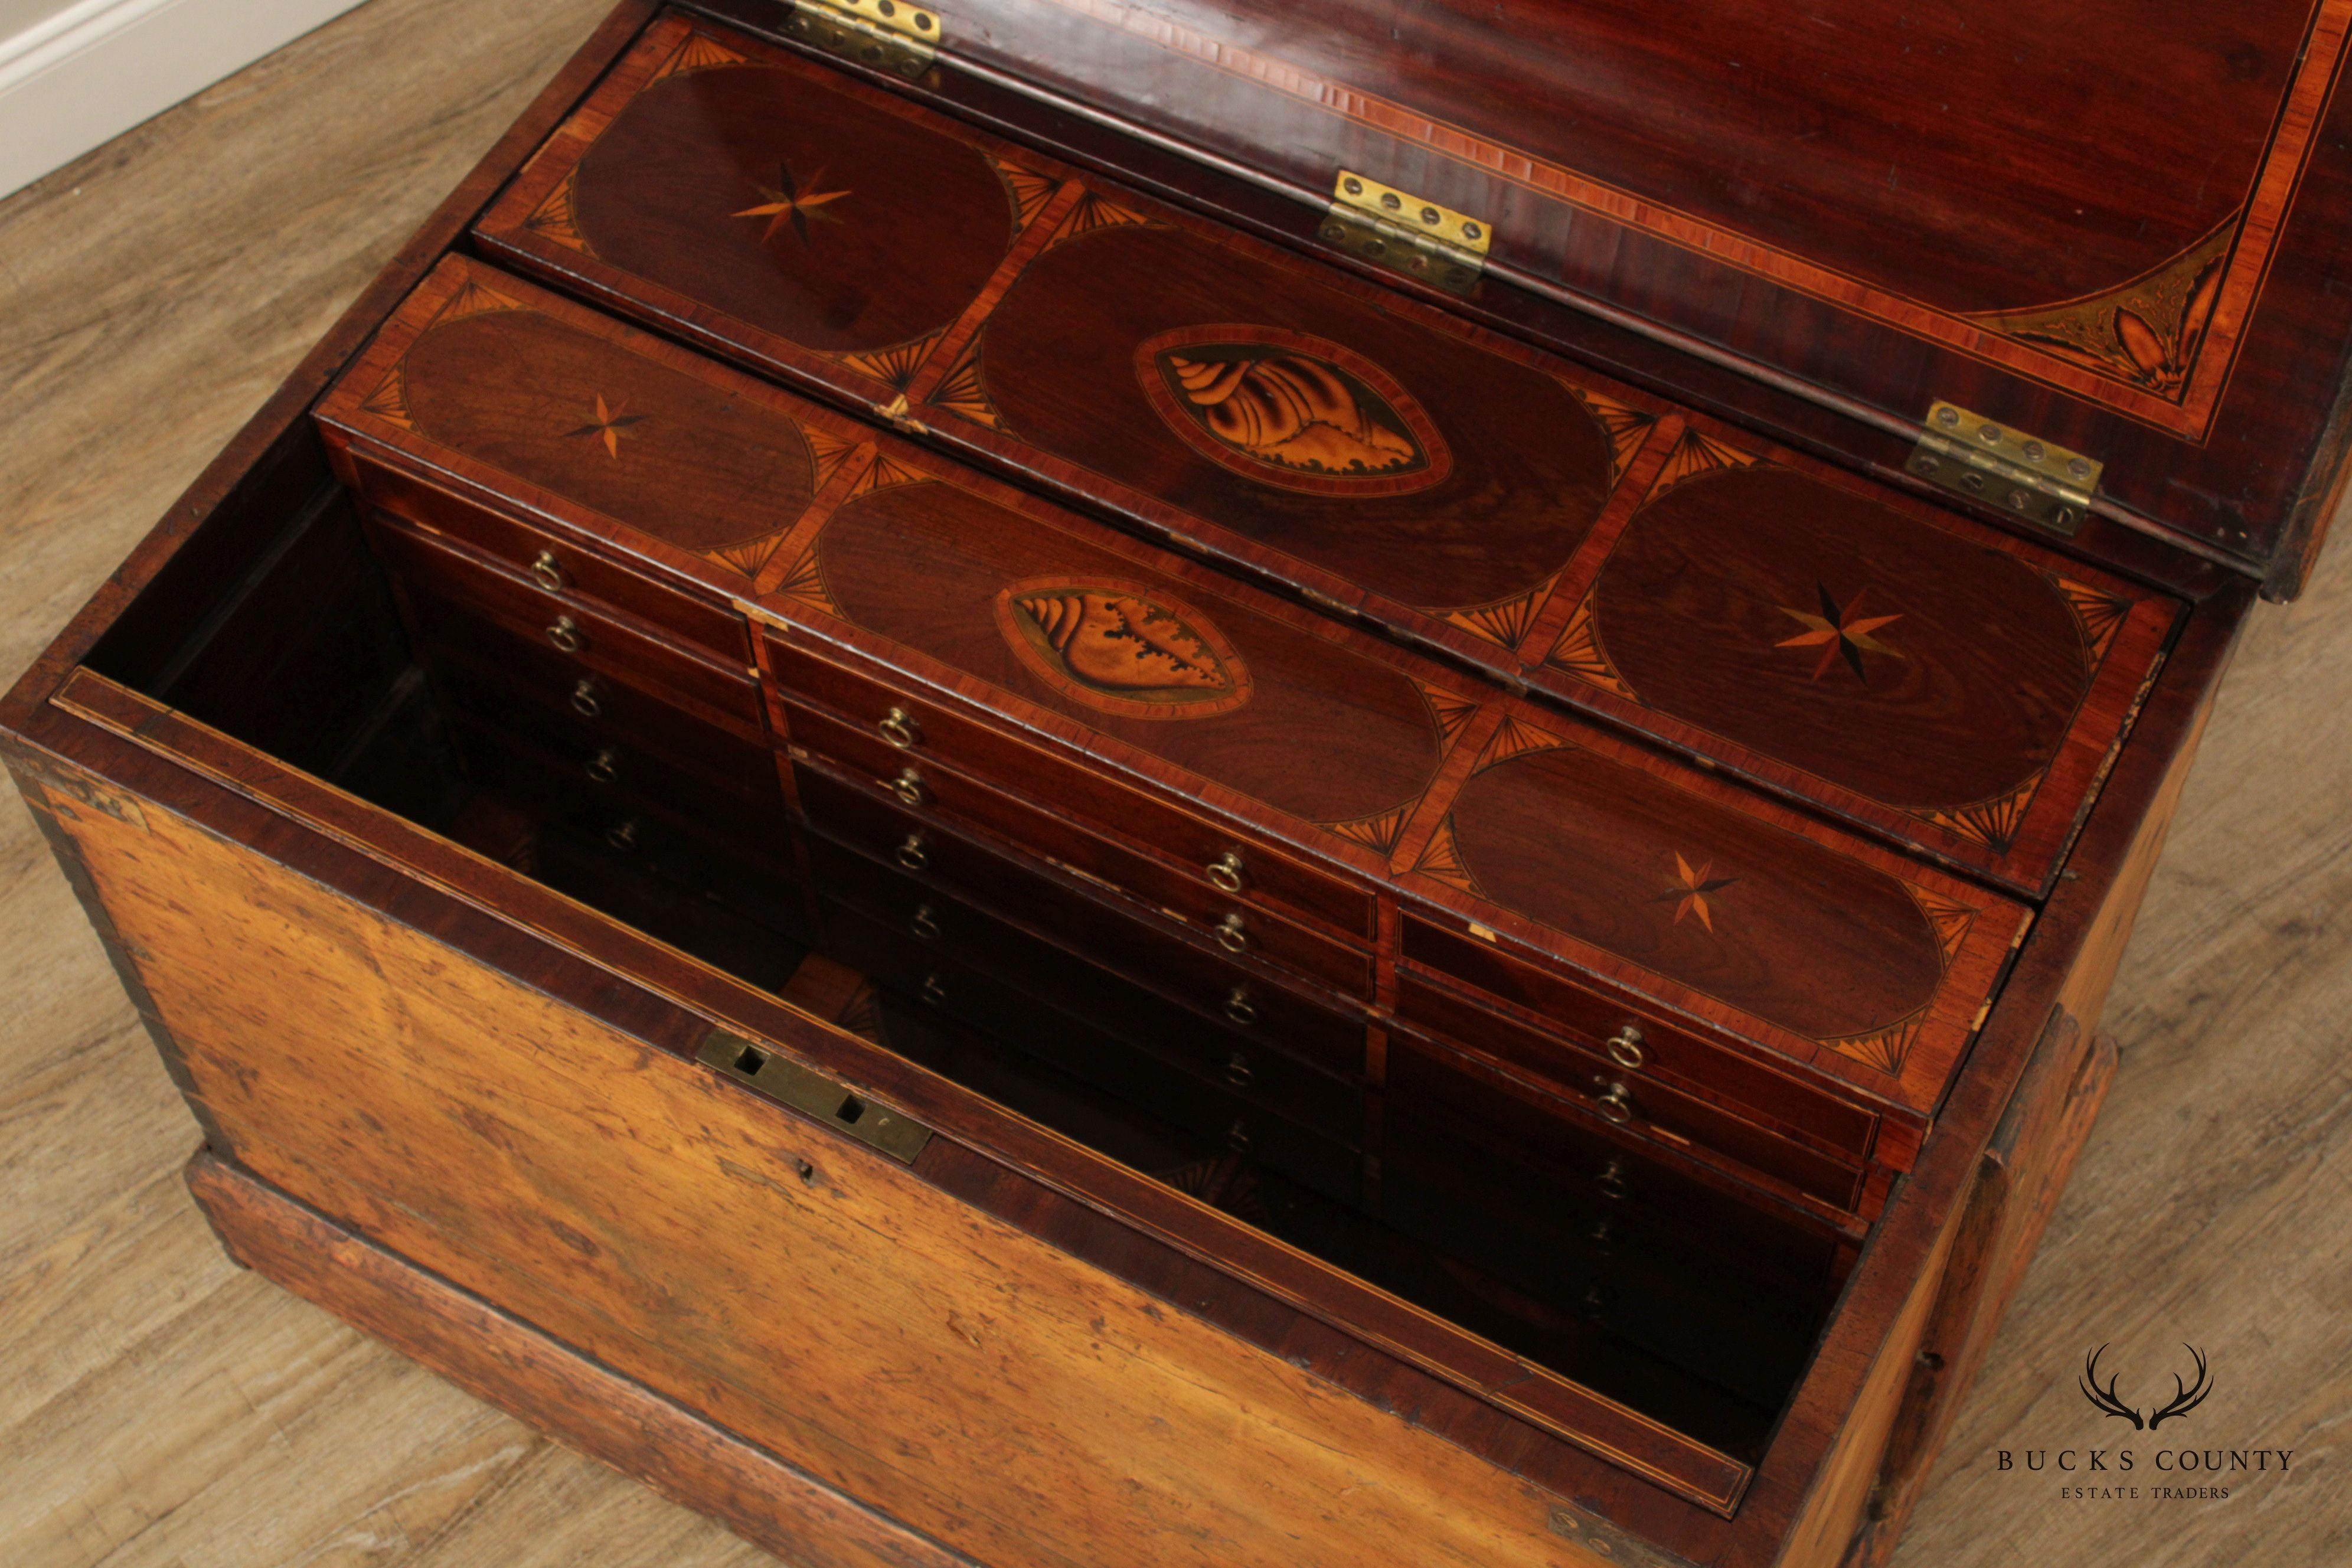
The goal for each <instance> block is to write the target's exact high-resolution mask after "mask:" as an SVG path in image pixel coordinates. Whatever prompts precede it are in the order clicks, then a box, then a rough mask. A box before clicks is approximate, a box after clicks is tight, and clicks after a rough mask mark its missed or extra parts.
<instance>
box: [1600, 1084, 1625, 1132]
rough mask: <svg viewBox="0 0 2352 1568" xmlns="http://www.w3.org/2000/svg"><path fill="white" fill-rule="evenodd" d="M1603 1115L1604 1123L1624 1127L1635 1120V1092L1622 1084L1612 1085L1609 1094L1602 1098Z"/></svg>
mask: <svg viewBox="0 0 2352 1568" xmlns="http://www.w3.org/2000/svg"><path fill="white" fill-rule="evenodd" d="M1600 1104H1601V1118H1602V1119H1603V1120H1604V1121H1613V1122H1615V1123H1616V1124H1617V1125H1618V1126H1620V1127H1622V1126H1624V1125H1625V1124H1626V1123H1627V1122H1629V1121H1633V1090H1632V1089H1627V1088H1626V1087H1625V1086H1624V1085H1623V1084H1622V1083H1612V1084H1611V1085H1610V1086H1609V1092H1608V1093H1606V1094H1604V1095H1602V1096H1601V1101H1600Z"/></svg>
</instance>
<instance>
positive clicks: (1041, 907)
mask: <svg viewBox="0 0 2352 1568" xmlns="http://www.w3.org/2000/svg"><path fill="white" fill-rule="evenodd" d="M795 772H796V774H797V776H798V780H799V788H800V802H801V809H802V810H803V811H804V812H806V813H807V814H808V816H809V819H810V821H811V822H812V823H814V825H815V826H817V828H818V829H820V830H821V831H823V832H825V833H830V834H832V835H833V836H835V837H838V838H841V839H844V840H845V841H846V842H848V843H851V844H854V845H856V847H859V848H861V849H864V850H865V851H866V853H868V854H870V855H872V856H874V857H876V858H887V859H893V860H895V861H897V862H898V865H899V866H901V867H903V868H905V869H907V870H908V872H910V873H912V874H914V875H917V876H921V877H927V878H931V879H936V880H938V881H940V882H941V883H943V884H945V885H947V886H950V887H961V888H965V889H970V890H971V891H972V892H973V893H975V894H977V895H979V896H981V897H982V898H986V899H990V900H994V901H995V902H997V903H999V904H1001V905H1002V906H1003V907H1004V908H1005V909H1007V910H1012V911H1013V912H1015V913H1018V914H1021V915H1023V916H1024V917H1025V918H1028V919H1031V920H1034V921H1039V922H1040V923H1041V924H1047V925H1049V926H1050V925H1052V924H1055V923H1058V922H1059V921H1065V920H1071V921H1072V923H1073V925H1074V926H1075V927H1076V929H1073V930H1072V931H1070V932H1069V936H1070V940H1072V941H1073V942H1081V943H1083V942H1084V940H1085V935H1086V933H1085V930H1084V925H1085V909H1086V906H1084V905H1083V904H1076V903H1075V902H1074V901H1073V900H1072V899H1071V895H1070V893H1069V891H1068V889H1066V887H1065V886H1063V885H1060V884H1057V883H1055V882H1053V881H1049V880H1047V879H1045V878H1042V877H1039V876H1036V875H1034V873H1032V872H1031V871H1029V870H1028V869H1026V868H1024V867H1021V866H1019V865H1017V864H1015V863H1014V862H1013V860H1011V859H1009V858H1006V857H1005V856H1004V855H1003V853H1001V852H999V851H998V850H997V849H994V848H992V847H984V846H982V844H980V843H978V842H976V841H974V840H972V839H971V838H969V837H965V836H964V835H963V834H961V832H958V831H955V830H954V829H951V828H950V827H948V826H945V825H944V824H942V823H941V822H940V821H939V820H938V819H937V818H936V817H930V816H925V815H923V814H921V813H919V812H918V811H914V810H909V809H908V808H907V807H905V806H903V805H899V804H898V801H899V800H901V799H904V798H906V797H907V796H909V795H913V796H917V797H919V798H927V797H928V796H929V787H930V786H929V783H928V781H926V780H924V779H923V777H922V775H920V774H919V773H916V772H915V771H914V770H911V769H907V770H901V771H900V772H899V773H898V774H896V775H895V776H893V777H892V778H890V779H887V780H883V781H877V782H878V784H879V786H880V787H881V788H887V787H889V786H891V785H896V786H897V790H896V792H895V794H894V795H891V796H885V795H882V794H881V793H880V788H877V787H876V785H875V784H852V783H850V782H848V781H846V780H845V778H844V777H843V776H842V775H840V774H837V773H832V772H830V771H829V770H827V769H824V768H823V767H820V766H816V765H814V764H808V763H803V764H799V765H798V766H797V767H796V769H795ZM1204 891H1205V890H1204ZM1180 892H1181V893H1182V894H1185V895H1189V894H1190V893H1191V892H1192V889H1190V888H1189V887H1180ZM1186 901H1187V902H1190V903H1192V904H1193V905H1194V907H1193V908H1192V909H1189V910H1188V909H1185V908H1182V907H1179V906H1172V905H1161V906H1159V907H1158V910H1157V912H1158V913H1159V914H1160V915H1161V916H1164V917H1167V918H1170V919H1172V920H1174V921H1181V922H1182V924H1183V926H1184V928H1185V929H1186V930H1187V931H1188V933H1189V934H1191V935H1192V936H1193V937H1195V938H1199V937H1203V936H1205V937H1208V938H1210V939H1212V940H1213V941H1214V942H1216V944H1217V946H1218V947H1219V948H1221V949H1223V951H1225V952H1231V953H1234V955H1236V956H1241V955H1247V956H1248V957H1251V958H1255V959H1257V960H1259V961H1260V962H1262V963H1270V964H1273V965H1275V966H1276V967H1277V968H1280V969H1286V970H1289V971H1291V972H1293V973H1297V974H1300V975H1304V976H1306V977H1307V978H1308V979H1310V980H1315V981H1318V982H1320V983H1321V984H1326V985H1328V986H1331V987H1332V988H1333V989H1335V990H1339V991H1343V992H1347V993H1349V994H1354V995H1356V996H1359V997H1360V998H1362V999H1364V1000H1367V1001H1369V1000H1370V995H1371V983H1372V974H1371V958H1370V954H1369V953H1366V952H1363V951H1362V950H1360V949H1357V948H1350V947H1347V946H1344V945H1342V944H1341V943H1339V942H1333V941H1331V940H1330V939H1329V938H1328V937H1322V936H1318V935H1317V934H1316V933H1314V932H1312V931H1307V929H1306V928H1304V927H1302V926H1298V925H1294V924H1292V923H1291V922H1290V921H1285V920H1280V919H1277V918H1276V917H1275V916H1272V915H1268V914H1265V913H1264V912H1262V911H1259V910H1247V909H1244V908H1242V907H1240V906H1238V905H1236V904H1234V903H1232V902H1230V901H1222V902H1221V901H1217V900H1213V899H1211V898H1207V897H1202V898H1200V899H1197V900H1193V899H1190V898H1189V897H1188V898H1187V900H1186ZM1073 916H1075V917H1076V918H1075V919H1073Z"/></svg>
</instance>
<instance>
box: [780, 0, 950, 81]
mask: <svg viewBox="0 0 2352 1568" xmlns="http://www.w3.org/2000/svg"><path fill="white" fill-rule="evenodd" d="M784 31H785V32H787V33H789V34H791V35H792V36H793V37H795V38H798V39H799V40H800V41H801V42H803V43H805V44H811V45H814V46H815V47H817V48H820V49H823V50H824V52H825V53H826V54H829V55H835V56H838V57H839V58H843V59H845V60H855V61H856V62H857V63H858V64H860V65H866V66H872V67H873V68H875V69H877V70H887V71H891V72H894V73H896V74H897V75H899V76H903V77H906V78H908V79H910V80H911V79H914V78H916V77H919V76H921V75H922V74H923V73H924V72H925V71H927V70H929V69H930V68H931V61H932V60H933V58H936V57H937V55H938V53H939V43H940V34H941V32H942V25H941V23H940V14H939V13H938V12H937V11H934V10H932V9H931V8H930V7H929V6H928V5H908V4H907V3H906V0H798V4H796V5H794V6H793V14H792V16H789V17H787V18H786V19H785V21H784Z"/></svg>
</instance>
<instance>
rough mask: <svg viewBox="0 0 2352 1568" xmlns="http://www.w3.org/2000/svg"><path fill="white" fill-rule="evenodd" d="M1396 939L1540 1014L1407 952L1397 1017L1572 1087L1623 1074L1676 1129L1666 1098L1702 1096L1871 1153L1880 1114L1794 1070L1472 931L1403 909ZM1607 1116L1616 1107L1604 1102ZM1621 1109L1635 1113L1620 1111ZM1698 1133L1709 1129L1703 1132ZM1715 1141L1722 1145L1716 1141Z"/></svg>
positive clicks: (1701, 1106)
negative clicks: (1443, 976) (1482, 995)
mask: <svg viewBox="0 0 2352 1568" xmlns="http://www.w3.org/2000/svg"><path fill="white" fill-rule="evenodd" d="M1405 949H1406V952H1408V953H1409V954H1410V955H1411V956H1412V959H1413V960H1414V961H1415V962H1416V963H1427V964H1431V965H1433V967H1436V968H1440V969H1443V970H1444V971H1445V972H1446V973H1449V974H1451V975H1452V976H1454V978H1455V979H1456V980H1462V981H1467V982H1468V983H1469V984H1474V985H1478V986H1480V987H1481V988H1482V989H1483V990H1484V991H1486V993H1487V994H1489V995H1490V996H1494V997H1499V998H1507V999H1508V1000H1510V1001H1513V1002H1517V1003H1519V1004H1520V1005H1524V1006H1528V1007H1530V1008H1533V1009H1535V1010H1536V1011H1537V1012H1538V1013H1539V1015H1540V1016H1541V1020H1542V1022H1541V1025H1540V1026H1538V1025H1537V1024H1535V1023H1531V1022H1529V1021H1528V1019H1525V1018H1522V1017H1518V1016H1513V1015H1511V1014H1508V1013H1505V1012H1502V1011H1498V1010H1497V1009H1496V1007H1495V1006H1494V1005H1489V1004H1486V1003H1482V1002H1479V1001H1477V1000H1475V999H1474V998H1473V997H1472V996H1470V995H1468V994H1465V993H1463V992H1460V991H1456V990H1454V988H1453V987H1452V986H1449V985H1445V984H1441V983H1439V982H1437V981H1434V980H1433V979H1431V978H1430V977H1429V976H1428V975H1426V974H1424V973H1421V972H1420V971H1419V970H1418V969H1417V968H1415V967H1414V964H1413V963H1405V964H1401V965H1399V966H1398V969H1397V1001H1396V1007H1397V1016H1398V1017H1400V1018H1401V1019H1402V1020H1404V1021H1405V1022H1407V1023H1409V1024H1411V1025H1413V1026H1417V1027H1419V1028H1422V1029H1424V1030H1427V1031H1428V1032H1429V1033H1431V1034H1433V1035H1435V1036H1438V1037H1442V1038H1449V1039H1452V1040H1454V1041H1457V1042H1459V1043H1461V1044H1463V1045H1466V1046H1469V1047H1472V1048H1474V1049H1475V1050H1478V1051H1481V1052H1484V1053H1485V1054H1486V1055H1488V1056H1492V1057H1495V1058H1499V1059H1500V1060H1503V1061H1507V1062H1508V1063H1510V1064H1511V1065H1512V1066H1513V1067H1516V1068H1519V1069H1521V1070H1523V1071H1526V1072H1529V1073H1533V1074H1535V1075H1536V1076H1537V1077H1538V1078H1542V1079H1548V1080H1549V1081H1551V1082H1553V1083H1557V1084H1559V1085H1560V1086H1562V1087H1563V1088H1566V1089H1570V1090H1573V1091H1574V1092H1576V1093H1579V1094H1606V1093H1607V1092H1608V1091H1609V1089H1610V1087H1611V1086H1612V1085H1613V1084H1617V1083H1622V1084H1625V1085H1626V1086H1628V1091H1629V1093H1631V1094H1632V1095H1633V1098H1634V1100H1635V1101H1636V1102H1638V1103H1639V1104H1640V1105H1641V1106H1642V1107H1643V1110H1642V1111H1641V1112H1640V1113H1638V1114H1639V1117H1640V1119H1643V1120H1647V1121H1654V1122H1658V1123H1659V1124H1660V1125H1663V1126H1668V1127H1669V1128H1670V1129H1671V1130H1674V1131H1682V1132H1683V1133H1684V1134H1685V1136H1691V1137H1697V1136H1699V1135H1698V1134H1697V1133H1696V1132H1694V1131H1690V1129H1689V1128H1688V1127H1687V1126H1685V1125H1681V1124H1678V1123H1677V1122H1675V1121H1670V1120H1668V1119H1666V1118H1664V1117H1663V1116H1662V1115H1661V1112H1662V1110H1663V1109H1664V1107H1665V1106H1666V1105H1668V1104H1675V1105H1681V1106H1687V1107H1689V1108H1690V1110H1691V1112H1692V1114H1705V1113H1706V1109H1707V1106H1708V1104H1709V1102H1712V1104H1713V1105H1714V1106H1719V1107H1727V1108H1729V1109H1730V1110H1732V1111H1733V1112H1734V1113H1735V1114H1736V1115H1737V1116H1738V1118H1739V1119H1740V1120H1741V1121H1743V1122H1762V1123H1765V1124H1767V1125H1768V1126H1769V1127H1770V1128H1771V1129H1772V1130H1773V1131H1776V1132H1779V1133H1780V1134H1782V1135H1785V1136H1789V1137H1790V1138H1792V1139H1793V1140H1794V1141H1795V1142H1799V1143H1802V1144H1810V1145H1811V1146H1813V1147H1815V1148H1817V1149H1819V1150H1821V1151H1822V1152H1825V1153H1829V1154H1832V1155H1834V1156H1837V1157H1841V1158H1843V1159H1844V1160H1846V1161H1848V1162H1851V1163H1862V1162H1864V1161H1866V1160H1867V1159H1869V1158H1870V1156H1871V1155H1872V1153H1873V1152H1874V1150H1873V1143H1874V1135H1875V1133H1876V1131H1877V1129H1878V1117H1877V1115H1876V1114H1875V1113H1874V1112H1872V1111H1869V1110H1864V1109H1863V1108H1861V1107H1860V1106H1856V1105H1853V1104H1849V1103H1848V1102H1846V1101H1844V1100H1833V1099H1831V1098H1830V1097H1828V1096H1826V1095H1823V1094H1821V1093H1820V1092H1818V1091H1817V1090H1815V1089H1811V1088H1809V1087H1808V1086H1806V1085H1804V1084H1801V1083H1800V1082H1798V1081H1797V1080H1796V1079H1791V1078H1789V1077H1786V1076H1785V1075H1783V1074H1780V1073H1776V1072H1773V1071H1771V1070H1769V1068H1763V1067H1760V1066H1759V1065H1757V1064H1756V1063H1754V1062H1751V1061H1749V1060H1748V1059H1747V1058H1743V1057H1737V1056H1734V1055H1732V1054H1731V1053H1730V1052H1728V1051H1725V1050H1722V1049H1720V1048H1718V1047H1713V1046H1707V1045H1703V1044H1701V1043H1700V1042H1698V1041H1697V1040H1695V1039H1693V1038H1692V1037H1690V1036H1689V1035H1687V1034H1685V1033H1684V1032H1683V1031H1682V1030H1679V1029H1676V1028H1674V1027H1671V1026H1668V1025H1665V1024H1663V1023H1660V1022H1659V1021H1658V1020H1657V1019H1656V1018H1654V1017H1653V1016H1650V1015H1649V1014H1646V1013H1638V1012H1634V1011H1633V1010H1631V1009H1629V1008H1625V1007H1622V1006H1619V1005H1612V1004H1611V1003H1609V1002H1608V1001H1607V1000H1605V999H1604V998H1602V997H1601V996H1598V995H1596V994H1592V993H1591V992H1588V991H1584V990H1582V989H1580V988H1579V987H1577V986H1573V985H1570V984H1567V983H1565V982H1563V981H1560V980H1559V979H1557V978H1556V977H1554V976H1552V975H1549V974H1545V973H1541V972H1539V971H1536V970H1532V969H1529V968H1528V967H1527V966H1525V965H1521V964H1517V963H1513V962H1512V961H1511V960H1509V959H1507V958H1505V957H1503V956H1502V955H1501V954H1500V953H1497V952H1495V951H1494V950H1493V949H1492V948H1491V947H1489V946H1487V945H1486V944H1485V943H1482V942H1477V941H1476V939H1475V938H1470V937H1462V936H1456V935H1454V934H1453V933H1452V932H1449V931H1441V930H1439V929H1438V928H1436V927H1433V926H1431V925H1429V924H1427V923H1426V922H1423V921H1412V920H1409V921H1407V922H1406V929H1405ZM1607 1114H1610V1115H1612V1117H1613V1116H1615V1115H1617V1114H1618V1112H1617V1111H1615V1110H1611V1111H1609V1112H1607ZM1623 1114H1624V1116H1625V1117H1626V1118H1627V1119H1629V1120H1630V1119H1633V1118H1635V1116H1636V1114H1637V1113H1635V1112H1633V1111H1632V1110H1627V1111H1624V1112H1623ZM1701 1141H1702V1142H1709V1140H1706V1139H1702V1140H1701ZM1717 1146H1718V1147H1720V1146H1721V1145H1719V1144H1718V1145H1717Z"/></svg>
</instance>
